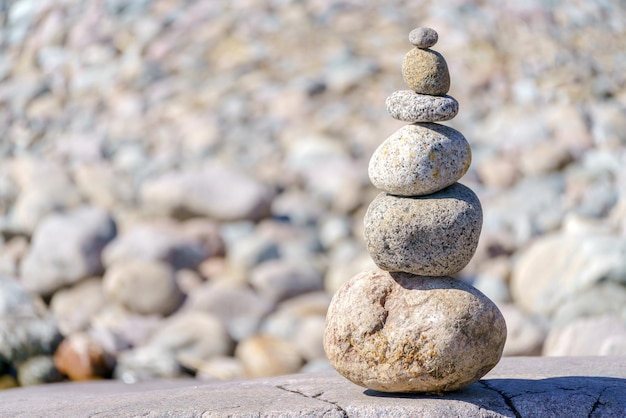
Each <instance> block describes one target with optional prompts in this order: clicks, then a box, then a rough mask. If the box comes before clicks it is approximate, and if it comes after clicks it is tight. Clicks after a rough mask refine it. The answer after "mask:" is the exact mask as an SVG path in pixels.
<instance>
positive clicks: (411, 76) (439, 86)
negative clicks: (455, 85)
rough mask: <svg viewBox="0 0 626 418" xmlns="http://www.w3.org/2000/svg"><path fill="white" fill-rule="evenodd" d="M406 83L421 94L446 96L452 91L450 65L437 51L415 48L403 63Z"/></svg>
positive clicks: (403, 74) (405, 57) (408, 53)
mask: <svg viewBox="0 0 626 418" xmlns="http://www.w3.org/2000/svg"><path fill="white" fill-rule="evenodd" d="M402 77H403V78H404V82H405V83H406V84H407V85H408V86H409V87H410V88H411V90H413V91H415V92H416V93H419V94H430V95H433V96H444V95H445V94H446V93H447V92H448V90H450V73H449V72H448V64H447V63H446V60H445V59H444V58H443V55H441V54H440V53H439V52H437V51H433V50H431V49H420V48H413V49H411V50H410V51H409V52H407V54H406V55H405V56H404V61H402Z"/></svg>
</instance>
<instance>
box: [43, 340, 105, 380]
mask: <svg viewBox="0 0 626 418" xmlns="http://www.w3.org/2000/svg"><path fill="white" fill-rule="evenodd" d="M114 363H115V362H114V359H113V357H112V356H111V355H110V354H109V353H107V352H106V351H105V350H104V347H103V346H102V344H101V343H100V342H99V341H98V340H97V339H95V338H93V337H91V336H90V335H88V334H86V333H76V334H72V335H70V336H69V337H67V338H66V339H65V340H63V342H61V344H60V345H59V347H58V348H57V350H56V352H55V353H54V364H55V365H56V367H57V369H58V370H59V372H60V373H62V374H64V375H66V376H67V377H69V379H70V380H74V381H80V380H93V379H101V378H103V377H107V376H108V375H109V374H110V373H111V371H112V370H113V365H114Z"/></svg>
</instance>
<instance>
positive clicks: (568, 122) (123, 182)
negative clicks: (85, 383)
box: [0, 0, 626, 387]
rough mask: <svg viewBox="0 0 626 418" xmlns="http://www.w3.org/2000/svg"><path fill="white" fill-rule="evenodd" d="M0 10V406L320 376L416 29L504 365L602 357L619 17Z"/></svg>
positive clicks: (624, 248) (71, 6) (184, 4)
mask: <svg viewBox="0 0 626 418" xmlns="http://www.w3.org/2000/svg"><path fill="white" fill-rule="evenodd" d="M362 3H364V2H359V1H348V0H346V1H341V0H321V1H318V0H316V1H313V0H310V1H305V0H301V1H296V0H292V1H289V0H275V1H271V0H248V1H244V0H241V1H239V0H238V1H232V2H231V1H226V0H223V1H222V0H219V1H218V0H215V1H201V0H178V1H177V0H133V1H131V0H93V1H87V0H83V1H80V0H0V159H1V161H0V232H1V233H2V239H1V244H0V387H11V386H13V385H16V384H22V385H28V384H35V383H41V382H49V381H58V380H61V379H66V378H69V379H72V380H83V379H92V378H99V377H115V378H120V379H123V380H124V381H127V382H134V381H138V380H142V379H153V378H167V377H176V376H183V375H195V376H196V377H198V378H201V379H214V378H218V379H229V378H240V377H257V376H267V375H274V374H283V373H295V372H298V371H307V370H319V369H322V368H326V367H328V365H327V363H326V360H325V357H324V353H323V350H322V345H321V338H322V333H323V328H324V318H325V312H326V308H327V306H328V303H329V301H330V297H331V296H332V294H333V293H334V292H335V291H336V290H337V289H338V287H339V286H341V284H342V283H343V282H345V281H347V280H348V279H349V278H351V277H352V275H354V274H356V273H357V272H359V271H361V270H364V269H368V268H373V264H372V262H371V260H370V259H369V255H368V253H367V252H366V251H365V248H364V243H363V238H362V220H363V215H364V212H365V210H366V209H367V206H368V205H369V203H370V202H371V200H372V199H373V197H374V196H375V195H376V194H377V193H378V192H377V191H376V190H375V189H374V187H373V186H371V185H370V183H369V179H368V177H367V164H368V161H369V157H370V156H371V154H372V153H373V151H374V149H375V148H376V147H377V146H378V145H379V144H380V143H381V142H382V141H383V140H384V139H385V138H387V137H388V136H389V135H391V134H392V133H393V132H395V131H396V130H397V129H398V128H400V127H401V126H402V125H403V123H402V122H399V121H396V120H394V119H392V118H391V117H390V116H388V115H387V114H386V111H385V99H386V97H387V96H388V95H389V94H391V93H392V92H393V91H395V90H402V89H406V86H405V84H404V82H403V80H402V76H401V73H400V67H401V63H402V58H403V56H404V54H405V53H406V52H407V51H408V50H409V49H411V47H412V46H411V45H410V44H409V42H408V39H407V37H408V33H409V32H410V30H411V29H413V28H414V27H418V26H429V27H432V28H434V29H435V30H437V32H438V33H439V42H438V43H437V45H436V46H435V47H434V49H435V50H437V51H439V52H441V53H442V54H443V55H444V57H445V58H446V60H447V62H448V66H449V68H450V74H451V79H452V86H451V90H450V93H449V94H450V95H452V96H453V97H455V98H456V99H457V100H458V101H459V102H460V111H459V114H458V116H457V117H456V118H455V119H453V120H451V121H449V122H445V123H444V124H446V125H449V126H452V127H454V128H455V129H457V130H459V131H461V132H462V133H463V134H464V135H465V136H466V138H467V139H468V141H469V142H470V144H471V146H472V150H473V162H472V166H471V168H470V171H469V172H468V173H467V174H466V175H465V177H464V178H463V179H462V180H461V182H462V183H465V184H467V185H468V186H470V187H471V188H472V189H473V190H474V191H475V192H476V193H477V194H478V195H479V197H480V198H481V201H482V204H483V210H484V225H483V232H482V235H481V241H480V244H479V248H478V250H477V253H476V255H475V257H474V259H473V260H472V262H471V263H470V265H469V266H467V267H466V268H465V270H463V271H462V272H461V273H460V274H459V278H460V279H462V280H466V281H468V282H470V283H472V284H473V285H474V286H476V287H478V288H479V289H480V290H482V291H483V292H484V293H485V294H487V296H489V297H490V298H492V299H493V300H494V301H495V302H496V303H497V304H498V306H499V307H500V308H501V310H502V312H503V313H504V315H505V318H506V320H507V324H508V329H509V336H508V341H507V346H506V347H505V355H610V354H620V353H621V354H626V326H625V323H626V201H625V200H624V189H625V188H626V186H625V185H626V182H625V180H626V170H625V169H624V164H625V163H626V159H625V151H626V2H624V1H620V0H614V1H610V0H605V1H602V0H599V1H594V2H588V1H583V0H577V1H576V0H574V1H568V2H565V1H563V2H560V1H547V0H544V1H542V0H533V1H526V2H517V1H513V0H485V1H478V0H467V1H465V0H455V1H449V2H446V3H445V4H442V2H438V1H434V0H421V1H402V0H392V1H384V2H383V1H372V2H367V3H368V4H367V5H364V4H362Z"/></svg>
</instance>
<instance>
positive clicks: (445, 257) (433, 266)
mask: <svg viewBox="0 0 626 418" xmlns="http://www.w3.org/2000/svg"><path fill="white" fill-rule="evenodd" d="M364 223H365V231H364V234H365V242H366V244H367V249H368V251H369V253H370V255H371V257H372V260H374V262H375V263H376V265H377V266H378V267H380V268H381V269H383V270H387V271H391V272H397V271H403V272H407V273H413V274H417V275H421V276H449V275H452V274H454V273H457V272H458V271H460V270H461V269H462V268H463V267H465V266H466V265H467V263H468V262H469V261H470V259H471V258H472V256H473V255H474V251H475V250H476V246H477V245H478V238H479V235H480V230H481V226H482V209H481V206H480V201H479V200H478V197H477V196H476V195H475V194H474V192H472V191H471V190H470V189H469V188H467V187H465V186H463V185H462V184H459V183H455V184H453V185H452V186H450V187H448V188H446V189H444V190H442V191H440V192H437V193H434V194H432V195H428V196H424V197H400V196H393V195H390V194H387V193H381V194H379V195H378V196H377V197H376V199H374V201H372V203H371V204H370V206H369V208H368V210H367V213H366V214H365V219H364Z"/></svg>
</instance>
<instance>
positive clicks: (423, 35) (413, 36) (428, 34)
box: [409, 28, 439, 48]
mask: <svg viewBox="0 0 626 418" xmlns="http://www.w3.org/2000/svg"><path fill="white" fill-rule="evenodd" d="M438 39H439V35H438V34H437V32H436V31H435V30H434V29H431V28H415V29H413V30H412V31H411V33H409V42H411V43H412V44H413V45H415V46H416V47H418V48H430V47H431V46H433V45H435V44H436V43H437V40H438Z"/></svg>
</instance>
